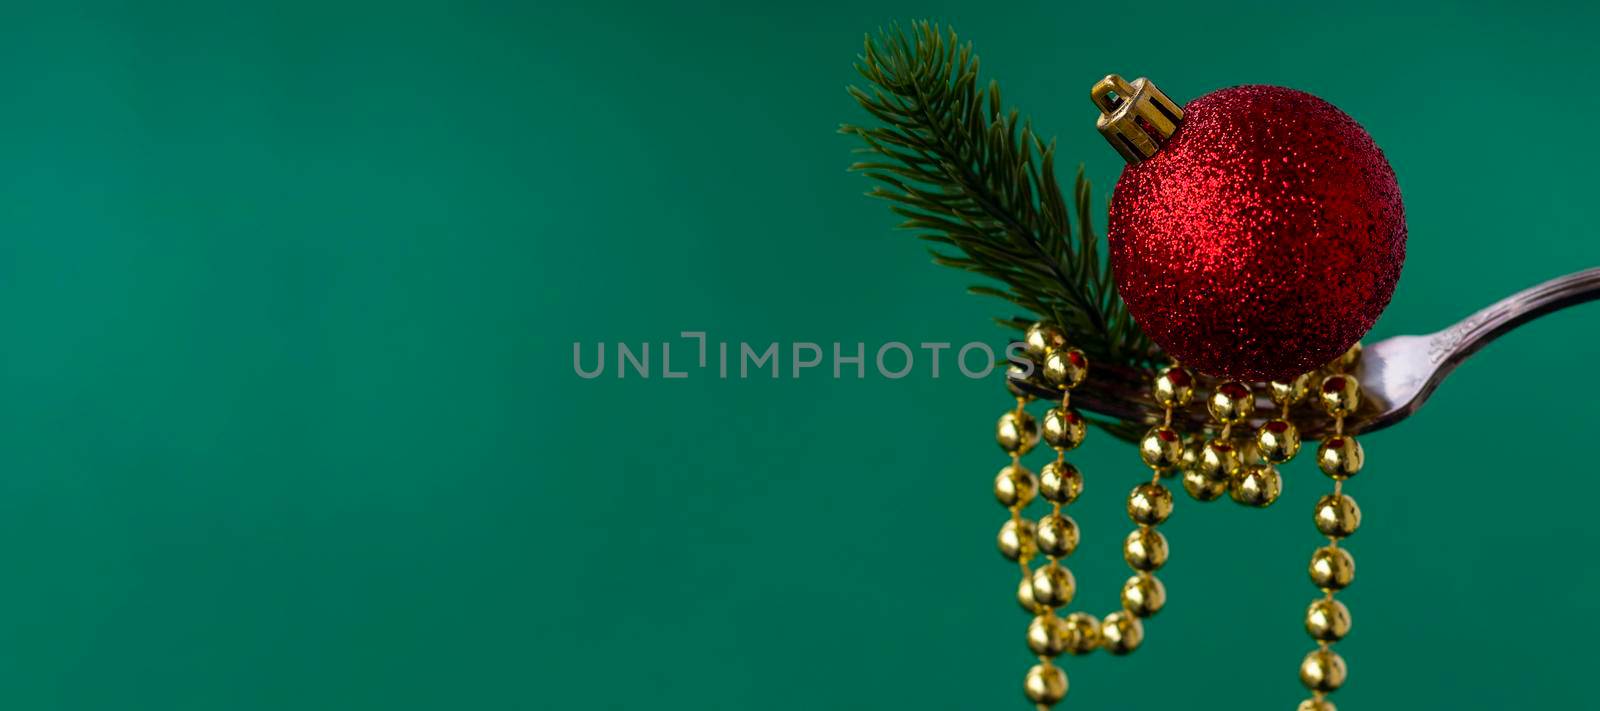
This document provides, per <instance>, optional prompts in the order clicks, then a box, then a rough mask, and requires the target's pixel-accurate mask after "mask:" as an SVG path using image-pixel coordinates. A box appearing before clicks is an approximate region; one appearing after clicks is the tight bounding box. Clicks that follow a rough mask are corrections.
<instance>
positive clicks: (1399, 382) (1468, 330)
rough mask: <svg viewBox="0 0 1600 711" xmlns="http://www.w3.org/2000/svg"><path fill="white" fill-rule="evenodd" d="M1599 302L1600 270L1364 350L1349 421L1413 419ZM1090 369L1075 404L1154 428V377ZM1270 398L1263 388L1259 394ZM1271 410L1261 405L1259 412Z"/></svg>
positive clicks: (1357, 427)
mask: <svg viewBox="0 0 1600 711" xmlns="http://www.w3.org/2000/svg"><path fill="white" fill-rule="evenodd" d="M1596 299H1600V267H1595V268H1592V269H1585V270H1583V271H1581V272H1575V273H1572V274H1568V275H1566V276H1563V277H1557V278H1555V279H1551V280H1550V281H1547V282H1544V283H1542V284H1539V285H1537V286H1534V287H1530V288H1528V289H1524V290H1522V291H1519V292H1517V293H1515V294H1512V295H1510V296H1508V297H1506V298H1504V299H1501V300H1499V301H1497V302H1495V303H1494V304H1491V305H1490V306H1488V307H1486V308H1484V309H1482V310H1480V311H1478V312H1477V313H1475V314H1472V315H1471V316H1468V317H1466V318H1465V319H1462V320H1461V321H1460V322H1459V323H1457V324H1455V325H1453V326H1450V327H1449V328H1446V329H1444V330H1442V331H1438V332H1437V333H1432V334H1428V335H1425V336H1395V337H1393V338H1386V339H1384V340H1382V341H1379V342H1377V343H1374V344H1372V345H1370V346H1367V347H1365V348H1363V349H1362V351H1361V357H1360V360H1359V362H1358V364H1357V369H1356V375H1357V377H1358V378H1359V379H1360V380H1361V391H1362V403H1361V408H1360V409H1359V410H1358V411H1357V412H1356V413H1355V416H1354V418H1349V419H1346V420H1345V428H1346V429H1347V430H1350V431H1353V432H1372V431H1374V430H1380V429H1383V428H1385V427H1388V426H1390V425H1393V424H1395V423H1397V422H1399V421H1401V420H1404V419H1406V418H1407V417H1410V416H1411V415H1412V414H1413V413H1415V412H1416V411H1417V410H1419V409H1421V408H1422V405H1423V403H1425V402H1427V400H1428V396H1430V395H1432V394H1433V391H1434V390H1435V389H1437V388H1438V387H1439V383H1441V382H1443V381H1444V379H1445V377H1446V376H1448V375H1450V373H1451V371H1454V370H1455V369H1456V367H1457V366H1459V365H1461V364H1462V363H1463V362H1465V361H1466V360H1467V358H1470V357H1472V354H1474V353H1477V352H1478V351H1479V350H1481V349H1482V348H1483V347H1484V346H1486V345H1489V344H1490V343H1491V342H1493V341H1494V340H1495V339H1497V338H1499V337H1501V336H1504V335H1505V334H1507V333H1509V332H1510V331H1511V330H1512V329H1515V328H1516V327H1518V326H1521V325H1522V324H1525V323H1527V322H1529V321H1532V320H1534V319H1536V318H1538V317H1540V316H1543V315H1545V314H1548V313H1553V312H1556V311H1560V310H1562V309H1565V308H1567V307H1569V306H1575V305H1577V304H1581V303H1584V302H1587V301H1593V300H1596ZM1096 375H1097V373H1096V372H1095V371H1094V370H1093V369H1091V371H1090V373H1089V380H1090V381H1091V382H1086V383H1084V385H1085V386H1090V385H1091V383H1092V381H1095V380H1097V379H1098V380H1100V381H1101V383H1104V385H1102V386H1100V387H1089V388H1081V390H1083V392H1081V393H1079V392H1074V393H1073V398H1072V400H1073V404H1074V405H1076V406H1078V407H1081V408H1083V409H1085V410H1089V411H1092V412H1096V413H1099V414H1101V415H1104V416H1107V417H1110V418H1113V419H1118V420H1123V421H1126V422H1142V423H1153V422H1157V421H1159V420H1160V416H1161V413H1159V412H1157V411H1156V409H1155V405H1154V403H1153V402H1151V400H1150V394H1149V388H1148V376H1147V375H1146V376H1143V377H1140V375H1139V374H1137V373H1134V372H1127V371H1121V370H1112V371H1111V372H1109V373H1104V374H1099V375H1102V376H1103V377H1100V378H1097V377H1096ZM1020 387H1022V388H1024V389H1026V390H1028V391H1030V392H1032V393H1033V394H1035V395H1037V396H1039V397H1041V398H1054V397H1058V396H1057V395H1055V394H1054V393H1052V392H1050V391H1048V390H1047V389H1046V388H1044V387H1042V386H1039V385H1036V384H1034V383H1022V384H1021V385H1020ZM1256 391H1257V392H1258V393H1259V392H1264V388H1257V390H1256ZM1270 407H1272V405H1271V403H1270V402H1268V401H1267V400H1266V399H1265V398H1258V401H1257V412H1265V408H1270ZM1314 410H1315V408H1310V407H1302V408H1299V409H1296V410H1294V415H1295V417H1294V419H1295V424H1296V425H1297V426H1298V427H1299V428H1300V431H1301V432H1302V433H1303V434H1304V435H1306V436H1307V437H1309V438H1317V437H1319V436H1320V435H1322V434H1323V433H1325V432H1327V431H1328V430H1329V428H1330V426H1331V423H1330V422H1329V421H1328V420H1327V418H1326V417H1324V416H1321V415H1320V414H1316V413H1314ZM1184 415H1185V419H1187V420H1188V425H1189V429H1188V431H1198V430H1200V429H1201V428H1203V427H1204V426H1205V414H1204V412H1203V411H1199V410H1195V409H1194V408H1191V411H1190V412H1186V413H1184Z"/></svg>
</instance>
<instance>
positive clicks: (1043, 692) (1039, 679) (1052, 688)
mask: <svg viewBox="0 0 1600 711" xmlns="http://www.w3.org/2000/svg"><path fill="white" fill-rule="evenodd" d="M1022 691H1023V692H1024V693H1026V694H1027V695H1028V700H1029V701H1032V702H1033V703H1036V704H1054V703H1056V702H1057V701H1060V700H1061V699H1062V698H1064V697H1066V695H1067V673H1066V672H1064V671H1061V668H1060V667H1054V666H1049V665H1046V664H1035V665H1033V668H1032V669H1029V670H1028V678H1027V680H1026V681H1024V682H1023V684H1022Z"/></svg>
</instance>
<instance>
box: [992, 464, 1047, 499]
mask: <svg viewBox="0 0 1600 711" xmlns="http://www.w3.org/2000/svg"><path fill="white" fill-rule="evenodd" d="M1037 492H1038V480H1037V479H1034V472H1030V471H1027V468H1026V466H1022V464H1014V466H1006V468H1003V469H1000V474H995V500H997V501H1000V506H1005V508H1013V506H1027V503H1029V501H1032V500H1034V493H1037Z"/></svg>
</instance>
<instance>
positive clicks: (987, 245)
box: [839, 21, 1158, 366]
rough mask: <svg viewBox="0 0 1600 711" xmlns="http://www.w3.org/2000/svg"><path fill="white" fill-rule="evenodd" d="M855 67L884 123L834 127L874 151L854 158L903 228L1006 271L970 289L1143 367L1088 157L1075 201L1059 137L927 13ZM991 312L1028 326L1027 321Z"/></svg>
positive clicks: (953, 259)
mask: <svg viewBox="0 0 1600 711" xmlns="http://www.w3.org/2000/svg"><path fill="white" fill-rule="evenodd" d="M856 70H857V71H858V72H859V73H860V74H861V76H862V77H864V78H865V79H866V80H867V81H868V82H869V83H870V84H871V86H870V87H869V88H867V89H862V88H859V87H855V86H851V87H849V91H850V95H851V96H853V97H855V99H856V101H858V102H860V104H861V106H862V107H863V108H865V109H866V110H867V112H868V113H870V114H872V115H873V116H874V117H876V118H877V119H878V120H880V121H882V122H883V124H884V125H883V126H879V127H876V128H867V127H862V126H854V125H849V124H846V125H843V126H841V127H840V129H839V130H840V132H841V133H845V134H850V135H854V136H859V137H860V138H861V139H862V140H863V141H865V142H866V144H867V145H866V146H865V147H863V148H857V149H856V152H857V153H865V154H870V155H871V158H869V159H867V160H864V161H862V162H858V163H855V164H854V165H852V166H851V167H850V169H851V170H853V171H859V172H861V173H863V174H864V175H866V176H867V177H869V178H872V179H873V180H876V181H878V182H879V183H881V184H880V185H878V186H875V187H874V188H873V189H872V190H871V191H870V192H869V193H868V195H871V196H873V197H878V198H883V199H885V200H888V201H890V202H892V203H893V205H892V206H891V208H890V209H892V210H893V211H894V212H895V213H896V214H898V215H900V216H901V217H903V218H905V221H904V222H902V223H900V226H901V227H902V228H904V229H910V230H915V231H917V232H918V233H919V234H918V236H919V237H920V238H922V239H924V240H927V241H929V242H933V243H935V244H936V245H944V246H946V247H953V248H954V249H955V250H956V251H955V252H951V251H947V250H941V249H939V248H937V247H930V248H929V252H930V253H932V254H933V261H934V262H935V263H937V264H942V265H945V266H948V267H955V268H957V269H962V270H965V271H968V272H973V273H976V274H981V275H983V276H987V277H990V278H993V279H994V280H996V281H998V282H999V283H1000V284H1001V285H1003V286H1004V288H996V287H994V286H987V285H985V286H974V287H971V288H970V291H971V292H973V293H976V294H984V295H988V296H995V297H998V298H1001V299H1005V300H1006V301H1009V302H1011V303H1012V304H1014V305H1016V306H1018V307H1020V308H1023V309H1026V310H1028V311H1029V312H1032V313H1033V314H1034V318H1036V319H1046V320H1049V321H1052V322H1054V323H1057V324H1059V325H1061V326H1062V327H1063V328H1064V329H1065V330H1066V331H1067V332H1068V333H1069V334H1071V339H1072V342H1073V344H1074V345H1075V346H1077V347H1078V348H1081V349H1083V351H1084V352H1085V353H1086V354H1087V355H1088V356H1089V357H1090V359H1091V361H1099V362H1119V363H1124V364H1129V365H1136V366H1144V365H1148V364H1149V363H1150V362H1151V360H1152V358H1154V357H1155V356H1156V355H1157V354H1158V353H1157V351H1156V349H1155V347H1154V346H1153V345H1152V344H1151V342H1150V340H1149V338H1148V337H1146V336H1145V335H1144V333H1143V332H1142V331H1140V330H1139V327H1138V326H1137V325H1136V324H1135V323H1134V322H1133V319H1132V318H1131V317H1130V316H1129V315H1128V310H1127V307H1126V306H1125V305H1124V304H1123V303H1122V299H1121V297H1120V296H1118V295H1117V290H1116V288H1115V287H1114V285H1113V284H1112V281H1111V270H1110V267H1109V265H1107V264H1105V263H1103V262H1102V260H1101V258H1100V254H1099V249H1098V244H1099V237H1098V236H1096V235H1095V233H1094V230H1093V227H1092V225H1091V222H1090V209H1091V208H1090V206H1091V204H1092V202H1093V201H1092V198H1091V195H1090V186H1089V181H1088V180H1086V179H1085V178H1084V175H1083V168H1082V166H1081V165H1080V166H1079V168H1078V174H1077V178H1076V179H1075V180H1074V183H1073V190H1072V198H1073V201H1072V205H1071V206H1070V207H1069V206H1068V205H1067V202H1066V199H1065V197H1064V196H1063V195H1062V191H1061V187H1060V185H1059V184H1057V182H1056V178H1055V142H1054V140H1052V141H1050V142H1049V143H1046V142H1045V141H1044V139H1042V138H1040V137H1039V135H1038V134H1036V133H1034V131H1033V128H1032V126H1031V124H1030V123H1029V121H1028V120H1027V119H1023V118H1019V116H1018V112H1017V110H1016V109H1014V108H1013V109H1010V110H1009V111H1007V110H1004V109H1003V108H1002V105H1001V102H1000V88H999V86H998V85H997V84H996V83H995V82H993V81H990V82H989V83H988V84H986V85H982V86H980V85H979V81H978V57H977V56H976V55H974V54H973V53H972V45H971V43H967V44H961V43H959V42H958V40H957V38H956V34H955V32H954V31H949V32H945V31H942V30H941V28H940V27H939V26H938V25H935V24H931V23H928V22H925V21H924V22H918V23H915V24H913V25H912V28H911V31H910V32H909V33H907V32H905V31H902V30H901V29H900V28H898V27H892V28H890V29H889V30H888V31H880V33H879V35H878V37H877V38H876V39H874V38H873V37H872V36H870V35H869V36H868V37H867V38H866V41H865V51H864V52H863V53H862V54H861V55H860V57H859V61H858V62H857V63H856ZM1074 218H1075V221H1076V229H1074ZM995 320H996V321H997V322H999V323H1000V324H1002V325H1004V326H1008V327H1011V328H1016V329H1024V328H1026V327H1027V325H1028V323H1029V321H1030V320H1033V319H1029V318H996V319H995Z"/></svg>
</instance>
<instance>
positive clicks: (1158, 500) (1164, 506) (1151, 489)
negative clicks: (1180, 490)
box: [1128, 481, 1172, 526]
mask: <svg viewBox="0 0 1600 711" xmlns="http://www.w3.org/2000/svg"><path fill="white" fill-rule="evenodd" d="M1171 515H1172V492H1171V491H1168V490H1167V487H1165V486H1162V485H1160V484H1157V483H1155V482H1149V481H1147V482H1145V483H1143V484H1140V485H1138V486H1135V487H1133V491H1131V492H1129V493H1128V518H1131V519H1133V522H1134V523H1142V524H1145V525H1148V526H1154V525H1156V524H1159V523H1161V522H1162V521H1165V520H1167V517H1168V516H1171Z"/></svg>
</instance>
